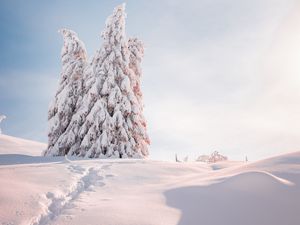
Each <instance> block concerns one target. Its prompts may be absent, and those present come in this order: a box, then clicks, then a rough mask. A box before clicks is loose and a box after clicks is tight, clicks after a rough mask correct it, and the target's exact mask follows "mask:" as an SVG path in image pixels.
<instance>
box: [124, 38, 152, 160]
mask: <svg viewBox="0 0 300 225" xmlns="http://www.w3.org/2000/svg"><path fill="white" fill-rule="evenodd" d="M128 49H129V52H130V57H129V68H130V83H131V87H132V90H133V93H134V95H135V99H136V101H134V102H133V107H132V108H133V109H132V114H131V116H132V120H133V124H132V132H133V136H134V139H135V140H136V147H135V148H137V149H140V151H141V152H142V153H143V155H148V145H149V144H150V140H149V137H148V134H147V123H146V120H145V118H144V115H143V108H144V105H143V95H142V91H141V76H142V69H141V61H142V58H143V56H144V45H143V43H142V42H141V41H140V40H138V39H137V38H129V40H128Z"/></svg>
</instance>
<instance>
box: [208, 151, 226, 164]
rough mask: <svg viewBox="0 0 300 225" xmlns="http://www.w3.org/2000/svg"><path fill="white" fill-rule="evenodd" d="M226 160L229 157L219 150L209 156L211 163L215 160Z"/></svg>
mask: <svg viewBox="0 0 300 225" xmlns="http://www.w3.org/2000/svg"><path fill="white" fill-rule="evenodd" d="M225 160H227V157H226V156H224V155H221V154H220V153H219V152H217V151H214V152H213V153H212V154H211V155H210V156H209V158H208V162H209V163H215V162H219V161H225Z"/></svg>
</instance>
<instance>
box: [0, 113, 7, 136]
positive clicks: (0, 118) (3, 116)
mask: <svg viewBox="0 0 300 225" xmlns="http://www.w3.org/2000/svg"><path fill="white" fill-rule="evenodd" d="M4 119H6V116H5V115H0V124H1V122H2V120H4ZM1 133H2V130H1V128H0V134H1Z"/></svg>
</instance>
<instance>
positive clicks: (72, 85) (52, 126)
mask: <svg viewBox="0 0 300 225" xmlns="http://www.w3.org/2000/svg"><path fill="white" fill-rule="evenodd" d="M59 32H60V33H61V34H62V36H63V39H64V45H63V48H62V52H61V57H62V72H61V78H60V82H59V87H58V90H57V92H56V94H55V98H54V100H53V102H52V103H51V105H50V107H49V111H48V120H49V133H48V149H47V150H46V152H45V154H46V155H64V154H65V153H66V151H67V146H65V144H64V143H61V142H58V139H59V138H60V136H61V135H62V134H63V133H64V132H65V130H66V129H67V127H68V125H69V123H70V121H71V119H72V116H73V114H74V110H75V108H76V105H77V102H78V100H79V99H80V98H81V96H82V76H83V70H84V68H85V65H86V60H87V57H86V50H85V47H84V44H83V43H82V42H81V41H80V40H79V39H78V37H77V34H76V33H75V32H73V31H71V30H67V29H62V30H60V31H59Z"/></svg>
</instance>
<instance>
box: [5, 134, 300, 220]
mask: <svg viewBox="0 0 300 225" xmlns="http://www.w3.org/2000/svg"><path fill="white" fill-rule="evenodd" d="M45 147H46V146H45V144H41V143H36V142H31V141H26V140H22V139H18V138H14V137H10V136H6V135H0V154H1V155H0V209H1V210H0V224H1V225H4V224H24V225H25V224H26V225H27V224H63V225H64V224H72V225H76V224H82V225H125V224H126V225H152V224H153V225H160V224H161V225H169V224H170V225H172V224H174V225H175V224H179V225H200V224H205V225H223V224H224V225H240V224H243V225H253V224H255V225H282V224H285V225H297V224H300V213H299V212H300V152H295V153H291V154H285V155H281V156H277V157H273V158H269V159H266V160H261V161H258V162H253V163H250V162H248V163H244V162H222V163H218V164H204V163H192V162H191V163H172V162H162V161H152V160H130V159H128V160H103V159H102V160H98V159H94V160H79V159H75V158H71V159H68V158H64V157H57V158H51V157H40V156H38V155H39V154H40V152H41V151H42V150H44V149H45Z"/></svg>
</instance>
